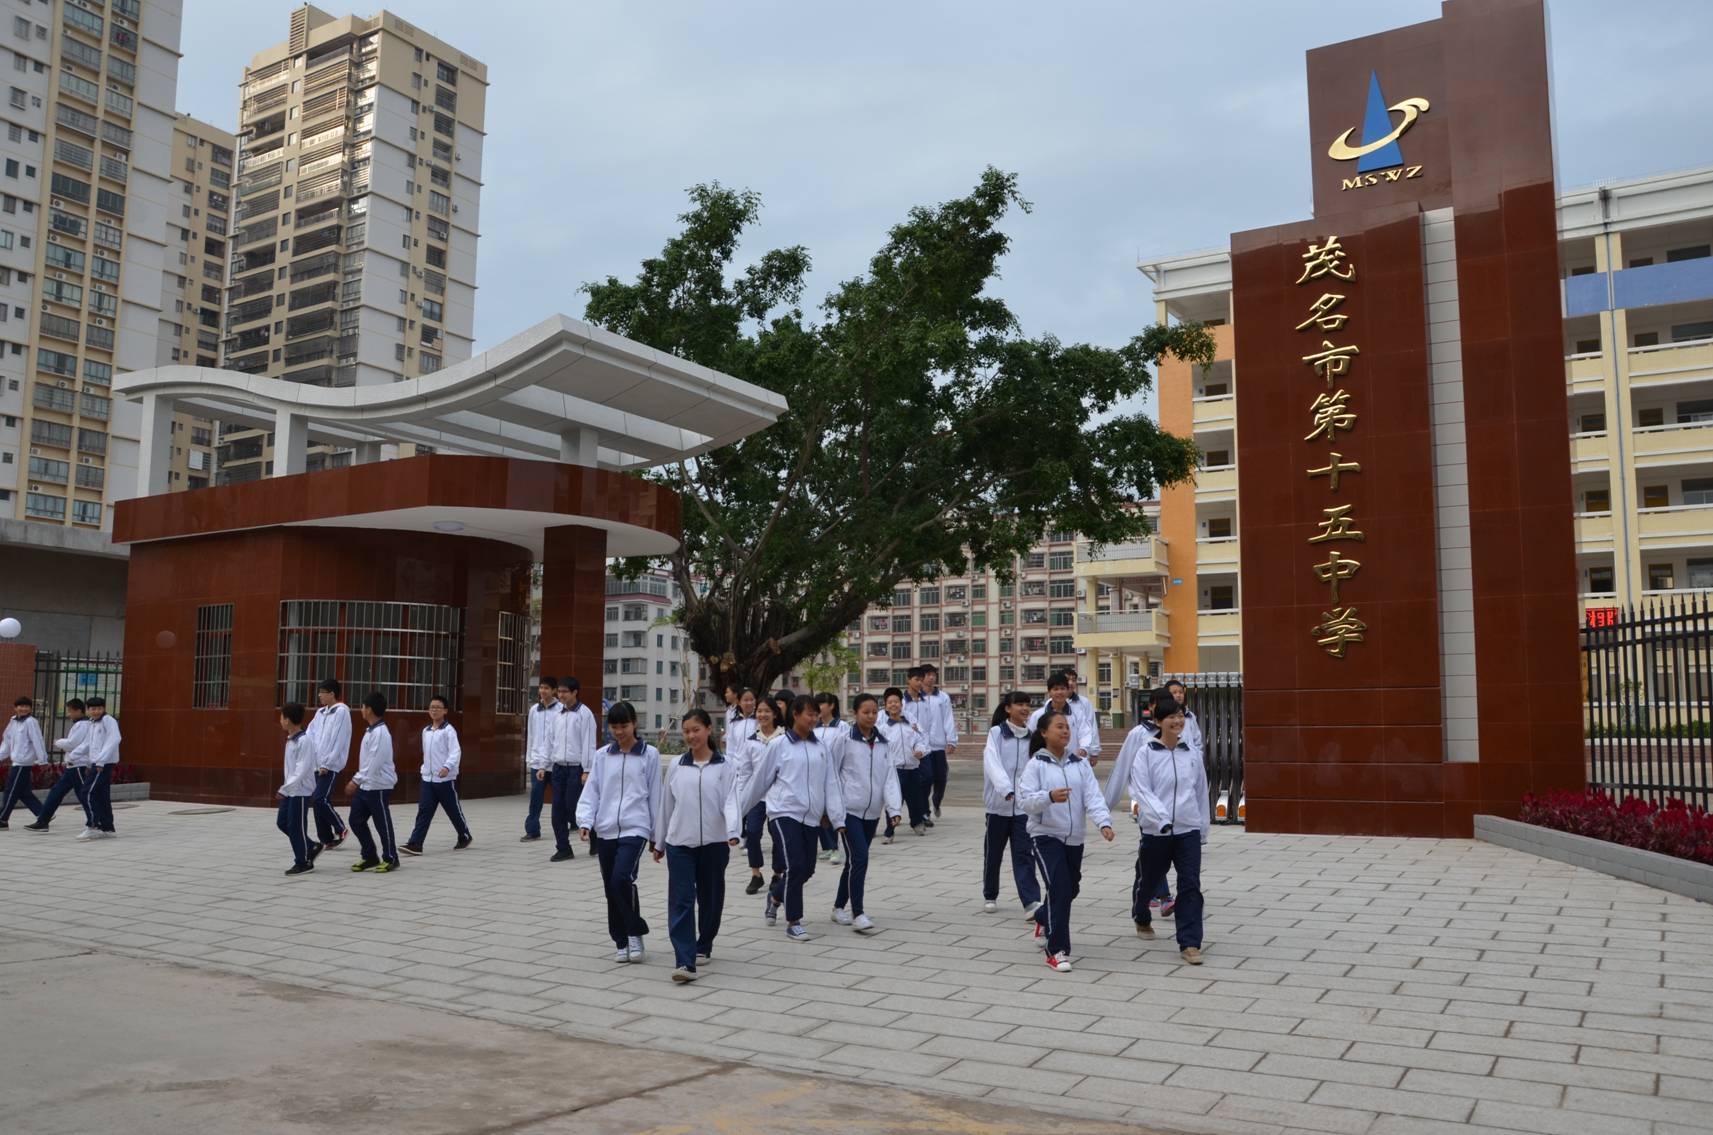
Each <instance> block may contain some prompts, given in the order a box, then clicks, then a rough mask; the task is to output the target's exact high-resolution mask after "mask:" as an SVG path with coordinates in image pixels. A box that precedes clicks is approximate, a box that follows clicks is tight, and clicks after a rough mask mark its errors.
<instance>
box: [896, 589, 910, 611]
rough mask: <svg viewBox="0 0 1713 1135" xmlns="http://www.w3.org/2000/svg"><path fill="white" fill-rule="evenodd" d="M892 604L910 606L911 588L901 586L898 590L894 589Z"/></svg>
mask: <svg viewBox="0 0 1713 1135" xmlns="http://www.w3.org/2000/svg"><path fill="white" fill-rule="evenodd" d="M892 605H893V606H894V607H908V606H910V590H909V588H899V589H898V590H897V591H894V592H893V593H892Z"/></svg>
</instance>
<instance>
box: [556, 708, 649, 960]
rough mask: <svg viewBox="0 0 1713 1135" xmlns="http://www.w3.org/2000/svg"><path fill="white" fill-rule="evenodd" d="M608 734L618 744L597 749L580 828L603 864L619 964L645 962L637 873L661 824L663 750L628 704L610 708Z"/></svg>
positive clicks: (644, 928)
mask: <svg viewBox="0 0 1713 1135" xmlns="http://www.w3.org/2000/svg"><path fill="white" fill-rule="evenodd" d="M607 730H608V731H609V732H610V733H612V735H613V743H612V744H611V745H608V746H607V747H606V748H604V749H597V750H596V751H595V767H594V768H593V769H591V770H590V771H589V783H587V784H585V785H584V786H583V797H582V799H580V800H578V801H577V827H578V830H579V834H580V835H581V837H582V838H583V839H585V840H588V841H590V846H591V847H593V848H594V851H595V857H596V858H597V859H598V860H599V861H600V864H601V885H602V887H603V888H604V889H605V891H606V894H607V934H608V936H609V937H611V938H612V940H613V945H614V946H615V947H616V948H617V949H616V952H615V953H614V954H613V961H615V962H636V963H640V962H641V961H642V960H643V946H642V940H643V938H644V937H645V936H646V935H647V934H648V922H647V921H646V920H645V919H644V918H643V917H642V904H641V900H640V899H639V898H638V896H637V890H636V873H637V868H638V867H639V866H640V865H641V864H642V856H643V852H644V851H645V850H647V848H648V845H649V844H650V843H652V842H654V839H655V829H656V828H657V827H658V825H659V820H660V811H661V805H660V790H661V780H660V750H659V749H656V748H655V747H654V746H653V745H650V744H649V743H648V742H646V741H643V740H642V739H640V738H639V737H637V735H636V710H635V709H633V708H631V704H630V703H629V702H627V701H621V702H614V703H613V704H612V706H611V707H609V708H608V710H607Z"/></svg>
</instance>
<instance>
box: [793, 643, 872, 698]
mask: <svg viewBox="0 0 1713 1135" xmlns="http://www.w3.org/2000/svg"><path fill="white" fill-rule="evenodd" d="M861 666H862V656H861V655H859V654H858V653H857V652H856V651H855V650H854V649H852V648H851V647H848V646H846V645H845V644H844V643H842V642H830V643H828V644H827V645H826V647H825V648H824V649H822V650H821V651H819V652H818V653H817V654H816V655H815V659H814V661H813V662H809V663H806V664H805V665H804V666H803V667H802V670H803V680H804V681H805V682H808V683H809V689H811V690H813V691H815V692H816V693H820V692H821V691H822V690H837V689H838V688H839V685H840V684H841V683H842V682H843V681H844V680H845V675H846V674H849V673H850V672H851V671H853V670H857V669H859V668H860V667H861Z"/></svg>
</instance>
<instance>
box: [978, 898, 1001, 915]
mask: <svg viewBox="0 0 1713 1135" xmlns="http://www.w3.org/2000/svg"><path fill="white" fill-rule="evenodd" d="M981 909H982V910H984V911H986V912H987V913H988V914H993V913H994V912H995V911H997V910H998V909H999V904H998V903H996V902H994V901H993V900H992V899H988V900H987V901H986V902H984V903H982V904H981Z"/></svg>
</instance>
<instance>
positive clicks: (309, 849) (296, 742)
mask: <svg viewBox="0 0 1713 1135" xmlns="http://www.w3.org/2000/svg"><path fill="white" fill-rule="evenodd" d="M304 717H305V713H304V709H303V707H302V706H301V705H299V704H297V703H296V702H287V703H286V704H285V705H282V706H280V732H282V733H284V734H285V783H284V784H282V785H280V790H279V792H277V793H276V794H275V795H277V796H278V797H279V798H280V808H279V815H278V816H277V817H276V819H275V821H274V822H275V823H276V824H277V825H278V826H279V829H280V831H282V832H284V833H285V837H286V838H287V839H289V840H291V860H292V862H291V866H290V867H288V868H286V874H287V875H303V874H306V873H308V872H310V871H313V870H315V857H316V856H317V855H320V854H321V845H320V844H319V843H311V842H310V841H309V799H310V797H311V796H313V795H315V744H314V742H312V741H311V740H310V739H309V736H308V734H307V733H305V731H304V728H303V722H304Z"/></svg>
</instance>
